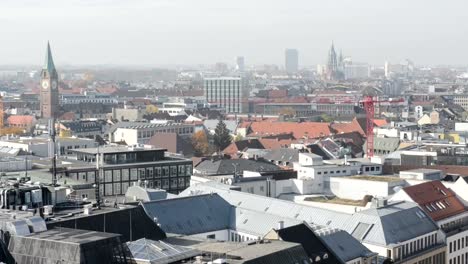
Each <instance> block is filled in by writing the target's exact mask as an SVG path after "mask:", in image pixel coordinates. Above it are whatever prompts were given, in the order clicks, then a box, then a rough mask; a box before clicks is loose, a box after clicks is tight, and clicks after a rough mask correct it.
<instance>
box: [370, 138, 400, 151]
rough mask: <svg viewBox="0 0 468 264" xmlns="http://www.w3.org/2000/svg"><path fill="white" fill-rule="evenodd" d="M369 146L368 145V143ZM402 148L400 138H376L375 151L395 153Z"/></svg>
mask: <svg viewBox="0 0 468 264" xmlns="http://www.w3.org/2000/svg"><path fill="white" fill-rule="evenodd" d="M366 144H367V143H366ZM399 146H400V139H399V138H382V137H375V138H374V149H378V150H386V151H395V150H396V149H398V147H399Z"/></svg>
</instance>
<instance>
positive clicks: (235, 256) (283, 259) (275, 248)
mask: <svg viewBox="0 0 468 264" xmlns="http://www.w3.org/2000/svg"><path fill="white" fill-rule="evenodd" d="M165 241H168V242H170V243H171V244H175V245H185V246H190V247H191V248H195V249H197V250H199V251H201V252H204V253H205V254H206V255H207V256H208V259H204V261H203V262H204V263H205V262H207V263H209V261H210V260H211V259H210V256H211V254H210V253H213V254H212V255H213V256H225V257H227V259H228V263H230V264H240V263H249V264H265V263H268V264H296V263H301V264H303V263H310V262H309V257H308V256H307V253H306V252H305V250H304V248H303V247H302V246H301V245H300V244H297V243H292V242H286V241H281V240H271V241H268V242H267V243H235V242H221V241H216V240H201V239H199V238H195V237H187V236H186V237H169V238H167V239H166V240H165Z"/></svg>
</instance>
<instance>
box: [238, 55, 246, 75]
mask: <svg viewBox="0 0 468 264" xmlns="http://www.w3.org/2000/svg"><path fill="white" fill-rule="evenodd" d="M236 70H237V71H239V72H243V71H244V70H245V60H244V57H242V56H237V57H236Z"/></svg>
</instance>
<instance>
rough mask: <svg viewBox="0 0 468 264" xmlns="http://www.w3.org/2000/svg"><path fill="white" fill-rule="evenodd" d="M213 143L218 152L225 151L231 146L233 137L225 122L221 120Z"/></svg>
mask: <svg viewBox="0 0 468 264" xmlns="http://www.w3.org/2000/svg"><path fill="white" fill-rule="evenodd" d="M213 141H214V145H215V146H216V148H217V150H218V151H221V150H223V149H225V148H226V147H227V146H229V144H231V141H232V137H231V134H230V133H229V130H228V129H227V127H226V124H225V123H224V122H223V120H219V122H218V124H217V125H216V128H215V134H214V136H213Z"/></svg>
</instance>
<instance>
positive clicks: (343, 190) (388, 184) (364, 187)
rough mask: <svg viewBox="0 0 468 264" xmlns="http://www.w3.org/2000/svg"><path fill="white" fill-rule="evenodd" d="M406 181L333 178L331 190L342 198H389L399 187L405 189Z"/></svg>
mask: <svg viewBox="0 0 468 264" xmlns="http://www.w3.org/2000/svg"><path fill="white" fill-rule="evenodd" d="M375 177H376V178H377V177H380V176H375ZM405 185H406V182H405V180H399V181H398V180H395V181H378V180H363V179H355V178H353V177H331V178H330V189H331V191H332V193H333V194H334V195H336V196H338V197H340V198H344V199H351V200H359V199H362V198H363V197H364V196H366V195H372V196H374V197H387V196H389V195H392V194H394V193H395V190H398V187H404V186H405Z"/></svg>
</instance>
